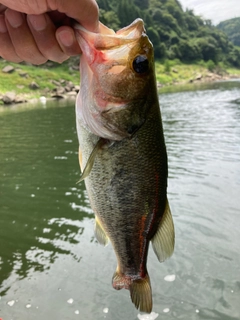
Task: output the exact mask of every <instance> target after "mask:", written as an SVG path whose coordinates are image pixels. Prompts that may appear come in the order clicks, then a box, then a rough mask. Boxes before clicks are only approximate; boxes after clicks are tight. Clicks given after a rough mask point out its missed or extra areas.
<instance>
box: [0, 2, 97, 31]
mask: <svg viewBox="0 0 240 320" xmlns="http://www.w3.org/2000/svg"><path fill="white" fill-rule="evenodd" d="M4 5H5V6H6V7H8V8H10V9H12V10H15V11H19V12H23V13H26V14H35V15H38V14H42V13H46V12H48V11H55V10H57V11H59V12H62V13H64V14H65V15H67V16H68V17H70V18H72V19H74V20H76V21H77V22H78V23H80V24H81V25H82V26H83V27H84V28H86V29H87V30H89V31H93V32H98V5H97V2H96V1H95V0H68V1H63V0H45V1H42V0H31V1H29V0H21V1H16V0H1V4H0V6H1V7H4Z"/></svg>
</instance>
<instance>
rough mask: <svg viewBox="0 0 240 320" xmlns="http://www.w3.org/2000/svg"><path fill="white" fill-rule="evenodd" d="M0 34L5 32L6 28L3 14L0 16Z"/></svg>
mask: <svg viewBox="0 0 240 320" xmlns="http://www.w3.org/2000/svg"><path fill="white" fill-rule="evenodd" d="M0 32H1V33H6V32H7V26H6V23H5V18H4V15H3V14H0Z"/></svg>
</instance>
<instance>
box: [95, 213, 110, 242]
mask: <svg viewBox="0 0 240 320" xmlns="http://www.w3.org/2000/svg"><path fill="white" fill-rule="evenodd" d="M94 234H95V237H96V238H97V241H98V242H99V243H100V244H102V245H103V246H106V245H108V242H109V239H108V236H107V235H106V233H105V231H104V229H103V227H102V225H101V222H100V221H99V220H98V218H97V217H95V226H94Z"/></svg>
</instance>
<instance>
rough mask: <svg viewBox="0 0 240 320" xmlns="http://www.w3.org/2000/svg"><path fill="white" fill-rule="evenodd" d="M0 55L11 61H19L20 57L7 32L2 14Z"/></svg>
mask: <svg viewBox="0 0 240 320" xmlns="http://www.w3.org/2000/svg"><path fill="white" fill-rule="evenodd" d="M0 56H1V57H2V58H3V59H6V60H8V61H12V62H16V63H18V62H21V61H22V59H21V58H20V57H19V56H18V55H17V54H16V52H15V49H14V47H13V44H12V41H11V39H10V36H9V34H8V30H7V26H6V23H5V17H4V15H0Z"/></svg>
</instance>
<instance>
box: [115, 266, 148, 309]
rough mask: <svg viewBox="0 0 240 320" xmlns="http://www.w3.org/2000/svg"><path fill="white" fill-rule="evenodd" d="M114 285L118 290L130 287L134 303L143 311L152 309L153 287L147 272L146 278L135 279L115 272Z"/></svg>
mask: <svg viewBox="0 0 240 320" xmlns="http://www.w3.org/2000/svg"><path fill="white" fill-rule="evenodd" d="M112 284H113V287H114V289H116V290H120V289H123V288H125V289H129V290H130V295H131V299H132V303H133V304H134V305H135V307H136V308H137V309H139V310H140V311H141V312H147V313H151V311H152V289H151V284H150V278H149V276H148V274H147V273H146V275H145V277H144V278H138V279H135V280H134V279H133V278H132V277H130V276H127V275H124V274H121V273H119V272H117V271H116V272H115V274H114V275H113V282H112Z"/></svg>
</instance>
